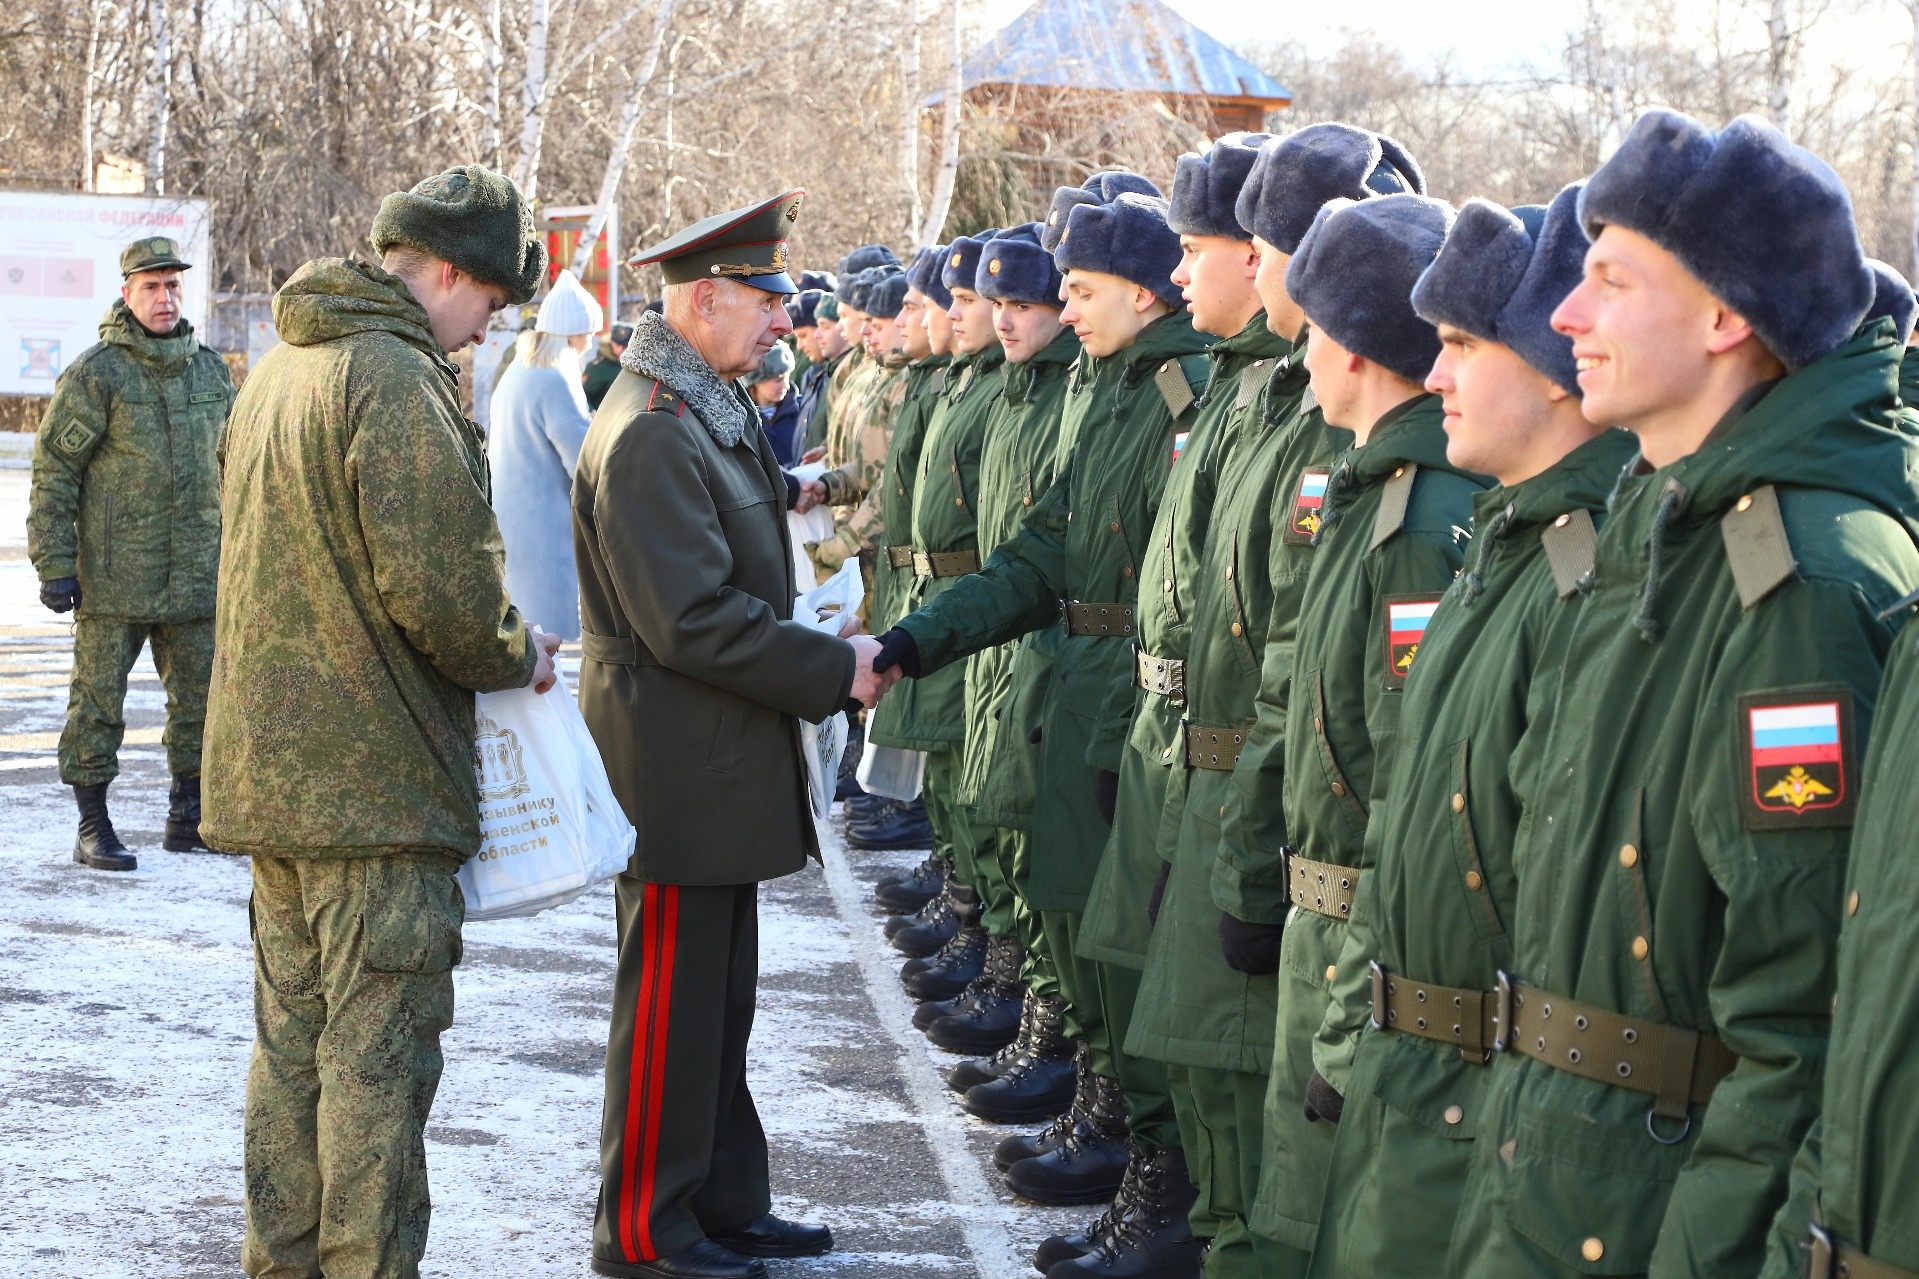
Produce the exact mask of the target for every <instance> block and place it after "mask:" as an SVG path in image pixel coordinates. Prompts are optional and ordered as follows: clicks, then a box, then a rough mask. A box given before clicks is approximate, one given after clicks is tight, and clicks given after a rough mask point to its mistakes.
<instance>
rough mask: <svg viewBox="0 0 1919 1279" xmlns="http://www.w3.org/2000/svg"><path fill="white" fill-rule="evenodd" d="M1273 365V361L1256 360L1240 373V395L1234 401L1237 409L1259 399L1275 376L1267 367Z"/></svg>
mask: <svg viewBox="0 0 1919 1279" xmlns="http://www.w3.org/2000/svg"><path fill="white" fill-rule="evenodd" d="M1271 363H1272V361H1271V360H1254V361H1253V362H1252V363H1251V364H1248V365H1247V366H1246V367H1245V368H1243V369H1241V370H1240V371H1239V395H1238V397H1237V398H1236V399H1234V401H1233V407H1234V408H1235V409H1243V408H1245V407H1246V406H1247V405H1249V404H1251V403H1252V402H1253V401H1254V400H1256V399H1258V398H1259V393H1260V391H1262V390H1264V389H1265V386H1266V382H1267V379H1269V378H1271V377H1272V376H1273V371H1272V370H1271V369H1270V368H1268V367H1267V365H1269V364H1271Z"/></svg>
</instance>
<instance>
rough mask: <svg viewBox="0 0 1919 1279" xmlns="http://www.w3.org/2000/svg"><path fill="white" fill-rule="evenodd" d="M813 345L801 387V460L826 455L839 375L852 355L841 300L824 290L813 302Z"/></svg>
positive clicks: (809, 460)
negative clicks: (845, 329) (811, 358)
mask: <svg viewBox="0 0 1919 1279" xmlns="http://www.w3.org/2000/svg"><path fill="white" fill-rule="evenodd" d="M812 314H813V318H814V320H815V327H814V332H813V348H814V350H815V352H816V353H817V354H816V355H815V357H814V361H813V364H812V366H811V367H809V368H808V369H807V370H806V384H805V385H804V386H803V387H801V388H800V430H801V432H802V434H801V436H800V443H801V445H802V446H803V449H802V452H801V453H800V460H801V461H803V462H817V461H819V460H820V459H821V458H822V457H824V456H825V455H826V428H827V414H828V411H829V410H830V409H831V408H832V404H833V395H834V389H835V387H836V386H837V385H838V381H837V375H838V373H839V371H840V369H841V367H842V366H843V365H844V364H845V363H846V362H847V361H848V360H849V359H851V358H852V356H853V346H852V344H851V343H849V342H848V341H847V340H846V334H845V333H844V332H843V331H842V330H841V328H840V322H839V321H840V302H839V299H838V298H837V297H835V296H834V295H833V294H831V293H822V294H820V295H819V297H818V299H817V300H816V301H815V302H814V304H813V312H812Z"/></svg>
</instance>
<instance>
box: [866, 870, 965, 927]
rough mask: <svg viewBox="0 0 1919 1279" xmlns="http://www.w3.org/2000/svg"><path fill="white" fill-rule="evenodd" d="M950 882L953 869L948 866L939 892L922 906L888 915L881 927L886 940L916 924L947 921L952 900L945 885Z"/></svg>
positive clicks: (950, 912) (951, 908)
mask: <svg viewBox="0 0 1919 1279" xmlns="http://www.w3.org/2000/svg"><path fill="white" fill-rule="evenodd" d="M952 882H953V868H952V867H951V866H948V867H947V868H946V874H945V876H944V877H943V878H942V879H941V881H940V890H939V891H938V892H937V893H934V894H933V896H932V897H931V898H930V899H929V900H928V901H927V903H926V904H925V905H924V906H922V907H920V908H919V909H918V910H916V911H912V912H910V913H906V914H899V915H888V916H887V917H886V923H885V924H884V925H883V926H882V931H884V932H885V933H886V937H887V940H888V941H891V940H892V939H893V938H895V937H897V936H899V935H900V933H901V932H903V931H904V930H906V929H908V928H912V927H913V926H914V925H916V924H927V923H936V922H939V921H941V920H945V919H947V918H948V917H949V916H950V915H951V914H952V911H953V900H952V898H950V897H948V896H947V895H946V885H947V884H950V883H952ZM954 931H955V932H958V931H959V930H958V929H957V928H956V929H954Z"/></svg>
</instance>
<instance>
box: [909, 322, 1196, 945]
mask: <svg viewBox="0 0 1919 1279" xmlns="http://www.w3.org/2000/svg"><path fill="white" fill-rule="evenodd" d="M1205 346H1206V341H1205V339H1204V338H1202V337H1201V336H1200V335H1199V334H1197V333H1195V332H1194V331H1193V325H1192V320H1191V319H1190V318H1189V317H1188V316H1187V315H1186V313H1185V312H1183V311H1182V312H1179V313H1177V314H1173V315H1167V316H1162V317H1160V318H1159V319H1157V320H1155V321H1153V322H1152V323H1151V324H1149V325H1148V326H1147V327H1146V328H1145V329H1143V330H1142V331H1141V332H1140V335H1139V337H1138V339H1137V340H1136V341H1135V342H1134V343H1133V345H1131V346H1129V347H1127V348H1126V349H1124V350H1122V351H1119V352H1116V353H1115V354H1114V355H1112V356H1109V357H1107V358H1106V359H1102V360H1093V361H1088V362H1087V365H1088V366H1089V367H1088V368H1087V370H1086V372H1085V373H1084V374H1083V375H1082V376H1081V377H1079V378H1077V379H1076V380H1075V384H1074V385H1073V387H1072V388H1071V389H1070V390H1069V391H1068V392H1067V400H1066V407H1065V409H1064V411H1063V413H1062V417H1061V423H1060V437H1061V457H1062V459H1063V460H1062V461H1061V463H1060V466H1059V470H1058V476H1057V478H1056V479H1055V480H1054V482H1053V487H1052V489H1051V490H1049V491H1048V492H1047V494H1046V496H1045V497H1044V498H1042V499H1041V500H1040V501H1039V502H1038V503H1037V504H1035V506H1034V507H1033V511H1032V514H1030V515H1028V516H1027V517H1026V520H1025V522H1024V523H1023V524H1022V526H1021V528H1020V531H1019V534H1018V535H1017V536H1015V537H1014V538H1013V540H1012V541H1010V542H1008V543H1006V544H1005V545H1003V546H1001V547H1000V548H999V549H998V550H997V551H995V552H994V553H993V556H992V558H991V559H990V560H989V561H988V562H987V564H986V565H985V567H984V569H983V570H982V571H981V572H980V573H977V574H975V575H973V576H971V577H968V578H965V579H963V580H962V582H961V583H960V584H959V585H957V586H956V587H955V588H954V589H952V590H950V591H948V592H946V594H945V595H944V596H942V597H941V598H940V599H939V600H938V601H936V602H935V603H934V604H933V605H932V606H931V607H930V608H927V609H924V610H922V611H920V612H917V613H915V614H914V615H913V616H911V617H908V618H907V619H906V620H905V621H903V622H901V623H900V625H901V626H902V627H904V628H905V629H906V630H907V632H908V633H910V634H911V635H912V636H913V639H914V641H915V643H917V645H918V646H919V653H920V664H921V667H922V669H923V670H924V671H926V672H928V673H931V672H935V671H938V670H940V669H941V668H942V667H945V666H948V665H950V664H952V663H954V662H957V661H958V660H959V659H960V658H962V657H965V656H966V655H967V654H969V653H976V652H978V651H979V650H980V649H982V648H985V647H988V646H989V645H993V644H1000V643H1004V642H1005V641H1007V640H1009V639H1013V638H1015V637H1017V636H1020V635H1024V634H1027V633H1028V632H1031V631H1036V630H1039V629H1040V628H1042V627H1046V626H1049V625H1054V624H1056V623H1058V621H1059V618H1060V602H1061V601H1062V600H1068V601H1079V602H1083V603H1099V604H1126V605H1131V604H1133V603H1134V602H1135V597H1136V590H1135V588H1136V586H1137V584H1138V581H1139V578H1138V573H1139V567H1140V562H1141V559H1142V556H1141V550H1142V549H1143V547H1144V543H1145V539H1146V536H1147V533H1148V531H1149V530H1150V529H1151V528H1152V525H1153V518H1154V516H1155V514H1156V513H1157V511H1158V507H1159V497H1160V492H1161V490H1162V489H1163V488H1164V487H1165V484H1166V476H1167V473H1168V471H1169V470H1170V469H1171V466H1172V461H1173V440H1174V436H1175V434H1176V432H1177V431H1178V430H1179V429H1181V424H1182V423H1188V422H1190V421H1191V414H1192V408H1191V404H1190V403H1181V405H1180V407H1181V408H1182V410H1183V413H1182V417H1181V421H1180V422H1178V423H1176V422H1175V420H1174V417H1173V414H1172V413H1171V411H1170V409H1169V401H1168V398H1167V395H1166V393H1165V392H1164V391H1163V390H1162V389H1161V386H1160V385H1159V384H1158V383H1156V382H1155V381H1154V376H1155V375H1156V374H1158V373H1160V372H1161V371H1162V370H1170V371H1180V372H1182V373H1183V375H1184V376H1185V378H1186V379H1187V380H1188V382H1189V384H1190V381H1191V380H1192V379H1193V378H1195V377H1197V376H1199V375H1200V372H1201V370H1203V368H1204V360H1203V359H1200V358H1191V357H1198V356H1199V353H1200V352H1201V351H1203V350H1204V349H1205ZM1189 362H1190V364H1191V365H1192V367H1191V368H1187V367H1186V366H1187V364H1188V363H1189ZM1168 380H1169V382H1170V375H1169V379H1168ZM1061 631H1063V628H1059V629H1056V631H1055V634H1056V635H1059V634H1060V633H1061ZM1029 649H1030V650H1032V651H1034V652H1035V654H1036V656H1038V657H1040V658H1042V659H1043V658H1046V657H1047V656H1049V655H1050V657H1051V661H1050V665H1049V667H1048V669H1047V670H1046V671H1045V673H1044V676H1043V678H1044V680H1045V683H1044V685H1043V686H1041V687H1039V688H1035V687H1033V686H1031V685H1030V684H1026V683H1024V682H1023V681H1024V680H1025V679H1026V678H1027V676H1026V666H1025V661H1024V657H1025V653H1026V652H1027V651H1028V650H1029ZM1021 658H1022V660H1021V662H1020V663H1019V665H1018V673H1017V674H1016V676H1015V683H1014V690H1015V691H1014V693H1013V701H1012V705H1013V706H1014V707H1015V711H1016V714H1017V715H1019V716H1020V717H1021V718H1023V717H1024V713H1025V712H1023V711H1022V710H1021V709H1020V708H1022V707H1026V706H1032V707H1036V711H1035V712H1034V714H1035V718H1036V723H1035V729H1034V731H1035V732H1036V733H1037V734H1038V739H1039V742H1040V744H1041V745H1042V747H1043V750H1042V752H1041V760H1040V774H1039V780H1038V793H1039V794H1042V795H1045V796H1047V797H1048V802H1047V803H1045V804H1040V805H1037V806H1036V807H1035V810H1034V813H1033V819H1032V833H1033V850H1034V858H1033V862H1034V864H1033V872H1032V879H1031V883H1030V886H1029V890H1028V903H1029V904H1030V905H1031V907H1032V908H1033V909H1034V910H1036V911H1049V910H1052V911H1080V910H1084V909H1085V905H1086V896H1087V892H1088V890H1089V889H1090V888H1091V886H1092V882H1093V875H1094V873H1095V872H1096V871H1097V870H1098V868H1099V860H1100V854H1101V852H1102V851H1103V850H1104V848H1105V845H1106V836H1107V834H1108V831H1109V827H1108V826H1107V824H1106V822H1105V820H1104V818H1102V817H1101V815H1100V812H1099V807H1098V804H1097V802H1096V800H1095V798H1094V777H1095V774H1096V773H1097V772H1098V771H1099V770H1101V769H1108V770H1112V771H1117V770H1118V767H1119V752H1120V748H1121V745H1122V736H1123V731H1124V726H1123V725H1119V726H1114V725H1106V724H1102V723H1101V722H1100V715H1101V712H1102V710H1103V708H1104V706H1105V704H1106V699H1107V697H1108V696H1109V695H1110V694H1111V693H1112V691H1113V689H1114V688H1115V687H1117V686H1119V685H1121V684H1123V683H1127V682H1130V681H1131V679H1132V669H1133V648H1132V640H1131V638H1130V637H1129V636H1126V635H1123V634H1113V635H1106V636H1092V635H1082V636H1074V637H1071V638H1064V637H1062V638H1060V639H1059V640H1058V645H1057V648H1056V649H1053V648H1052V647H1051V646H1050V645H1047V644H1044V643H1041V644H1035V645H1030V646H1023V647H1022V652H1021ZM1002 723H1004V718H1003V719H1002Z"/></svg>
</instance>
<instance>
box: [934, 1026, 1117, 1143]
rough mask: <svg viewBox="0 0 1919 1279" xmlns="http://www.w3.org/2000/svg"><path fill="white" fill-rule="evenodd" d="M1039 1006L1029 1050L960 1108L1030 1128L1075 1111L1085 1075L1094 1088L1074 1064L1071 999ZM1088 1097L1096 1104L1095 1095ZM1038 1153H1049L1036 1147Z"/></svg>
mask: <svg viewBox="0 0 1919 1279" xmlns="http://www.w3.org/2000/svg"><path fill="white" fill-rule="evenodd" d="M1036 1004H1037V1007H1036V1008H1035V1009H1034V1012H1033V1018H1032V1028H1031V1029H1030V1030H1029V1031H1028V1032H1027V1038H1026V1050H1025V1051H1024V1052H1022V1053H1021V1054H1020V1055H1019V1056H1018V1057H1015V1058H1014V1059H1013V1060H1012V1061H1011V1062H1009V1063H1008V1064H1007V1066H1006V1068H1005V1069H1003V1070H1001V1071H1000V1072H999V1074H998V1075H997V1076H996V1077H994V1078H992V1079H986V1080H982V1081H981V1082H979V1083H977V1084H974V1085H973V1086H972V1087H971V1088H968V1089H967V1090H966V1093H965V1096H964V1097H963V1098H962V1099H961V1101H960V1105H961V1106H963V1107H965V1109H966V1111H967V1113H968V1114H972V1115H977V1116H978V1117H979V1118H981V1119H984V1120H986V1121H987V1122H988V1123H994V1124H1028V1123H1032V1122H1033V1121H1034V1120H1037V1119H1043V1118H1045V1117H1046V1116H1047V1115H1057V1114H1059V1113H1060V1111H1061V1110H1062V1109H1066V1108H1070V1107H1072V1106H1073V1105H1074V1104H1075V1102H1074V1099H1075V1097H1076V1095H1078V1094H1079V1092H1080V1091H1081V1081H1080V1080H1079V1076H1080V1075H1081V1074H1083V1075H1084V1081H1085V1085H1086V1086H1087V1087H1090V1081H1091V1080H1092V1079H1093V1075H1092V1074H1091V1072H1089V1071H1084V1070H1083V1069H1082V1068H1081V1066H1080V1065H1079V1064H1078V1063H1076V1062H1075V1061H1074V1055H1073V1043H1072V1041H1071V1040H1069V1039H1067V1038H1066V1031H1065V1019H1066V1001H1065V1000H1063V999H1061V998H1059V997H1058V996H1057V995H1055V996H1050V997H1048V998H1046V999H1043V1000H1038V1001H1036ZM1087 1098H1088V1100H1090V1093H1088V1094H1087ZM1032 1153H1033V1154H1043V1153H1044V1151H1041V1150H1038V1149H1035V1150H1034V1151H1033V1152H1032ZM1028 1157H1030V1156H1028V1155H1024V1154H1022V1155H1019V1156H1017V1158H1018V1159H1024V1158H1028Z"/></svg>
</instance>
